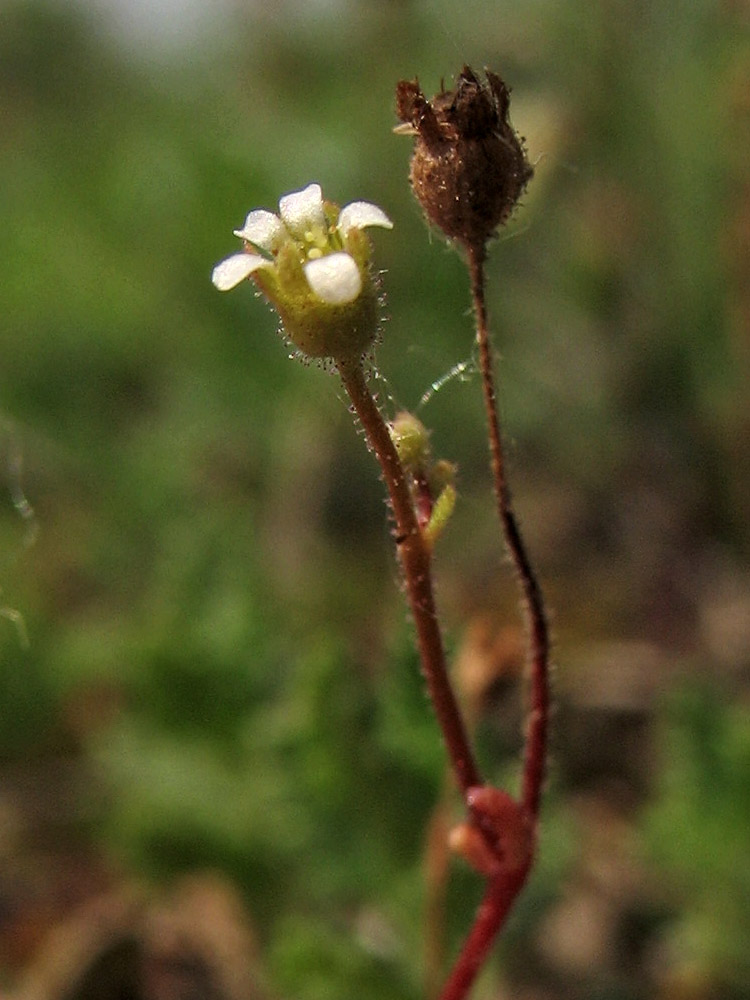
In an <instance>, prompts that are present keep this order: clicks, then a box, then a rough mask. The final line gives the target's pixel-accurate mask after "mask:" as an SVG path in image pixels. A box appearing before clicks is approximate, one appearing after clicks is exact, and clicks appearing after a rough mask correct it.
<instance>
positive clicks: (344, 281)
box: [305, 253, 362, 306]
mask: <svg viewBox="0 0 750 1000" xmlns="http://www.w3.org/2000/svg"><path fill="white" fill-rule="evenodd" d="M305 275H306V277H307V281H308V283H309V285H310V288H312V290H313V291H314V292H315V294H316V295H317V296H318V298H319V299H323V301H324V302H328V303H329V304H330V305H332V306H341V305H344V304H345V303H346V302H353V301H354V300H355V299H356V298H357V296H358V295H359V293H360V292H361V291H362V277H361V275H360V273H359V268H358V267H357V265H356V263H355V261H354V258H353V257H350V256H349V254H348V253H331V254H328V256H327V257H318V259H317V260H310V261H308V262H307V263H306V264H305Z"/></svg>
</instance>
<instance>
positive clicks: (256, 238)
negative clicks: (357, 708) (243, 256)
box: [234, 208, 286, 253]
mask: <svg viewBox="0 0 750 1000" xmlns="http://www.w3.org/2000/svg"><path fill="white" fill-rule="evenodd" d="M285 234H286V230H285V229H284V223H283V222H282V221H281V219H280V218H279V217H278V215H274V214H273V212H267V211H266V210H265V209H264V208H258V209H256V210H255V211H254V212H250V214H249V215H248V217H247V218H246V219H245V225H244V226H243V227H242V229H235V231H234V235H235V236H239V238H240V239H241V240H247V242H248V243H252V244H253V245H254V246H256V247H260V248H261V250H267V251H268V253H272V251H273V250H275V249H276V248H277V246H278V244H279V243H280V242H281V240H282V238H283V237H284V236H285Z"/></svg>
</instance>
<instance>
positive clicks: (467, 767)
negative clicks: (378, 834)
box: [339, 364, 482, 795]
mask: <svg viewBox="0 0 750 1000" xmlns="http://www.w3.org/2000/svg"><path fill="white" fill-rule="evenodd" d="M339 374H340V376H341V381H342V383H343V385H344V388H345V389H346V392H347V394H348V396H349V398H350V399H351V401H352V405H353V406H354V409H355V411H356V413H357V416H358V417H359V419H360V421H361V423H362V426H363V427H364V430H365V434H366V435H367V440H368V442H369V443H370V446H371V448H372V450H373V451H374V452H375V456H376V458H377V460H378V462H379V463H380V468H381V469H382V472H383V479H384V480H385V484H386V487H387V489H388V495H389V497H390V501H391V508H392V510H393V517H394V519H395V522H396V543H397V545H398V552H399V558H400V560H401V566H402V568H403V572H404V580H405V582H406V592H407V597H408V600H409V606H410V608H411V613H412V617H413V618H414V624H415V626H416V629H417V641H418V647H419V656H420V661H421V665H422V673H423V674H424V677H425V680H426V682H427V689H428V691H429V695H430V698H431V700H432V704H433V707H434V709H435V714H436V716H437V720H438V724H439V725H440V728H441V730H442V733H443V738H444V740H445V744H446V748H447V750H448V755H449V757H450V760H451V764H452V766H453V770H454V772H455V775H456V780H457V782H458V784H459V787H460V788H461V791H462V792H463V793H464V795H465V794H466V792H467V790H468V789H469V788H471V787H473V786H476V785H479V784H481V783H482V779H481V776H480V773H479V769H478V767H477V763H476V760H475V758H474V754H473V751H472V749H471V746H470V745H469V740H468V736H467V734H466V727H465V725H464V722H463V719H462V717H461V713H460V711H459V708H458V704H457V702H456V697H455V695H454V693H453V687H452V685H451V682H450V678H449V676H448V668H447V666H446V660H445V650H444V648H443V639H442V635H441V632H440V626H439V624H438V619H437V613H436V610H435V597H434V594H433V587H432V568H431V560H430V551H429V548H428V546H427V545H426V544H425V541H424V537H423V535H422V531H421V530H420V528H419V525H418V523H417V517H416V514H415V511H414V504H413V501H412V496H411V492H410V490H409V484H408V480H407V477H406V475H405V473H404V469H403V466H402V465H401V461H400V459H399V457H398V454H397V452H396V448H395V445H394V444H393V440H392V439H391V435H390V432H389V430H388V426H387V424H386V422H385V420H384V418H383V415H382V413H381V412H380V410H379V409H378V406H377V403H376V402H375V399H374V398H373V396H372V393H371V392H370V390H369V388H368V385H367V379H366V377H365V374H364V371H363V370H362V366H361V365H360V364H357V365H346V364H340V365H339Z"/></svg>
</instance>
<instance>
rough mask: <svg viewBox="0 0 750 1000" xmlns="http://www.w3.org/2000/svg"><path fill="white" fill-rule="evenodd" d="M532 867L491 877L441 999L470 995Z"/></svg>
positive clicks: (447, 999) (460, 998)
mask: <svg viewBox="0 0 750 1000" xmlns="http://www.w3.org/2000/svg"><path fill="white" fill-rule="evenodd" d="M529 868H530V863H529V865H527V866H526V867H524V868H522V869H520V870H519V871H517V872H515V873H510V874H508V873H505V874H502V875H499V876H497V878H493V879H490V881H489V882H488V884H487V888H486V890H485V894H484V899H483V900H482V902H481V903H480V904H479V909H478V910H477V914H476V917H475V918H474V923H473V924H472V927H471V930H470V931H469V935H468V937H467V938H466V941H465V942H464V946H463V948H462V949H461V954H460V955H459V957H458V960H457V961H456V963H455V965H454V966H453V969H452V970H451V974H450V976H449V977H448V979H447V981H446V983H445V985H444V986H443V990H442V992H441V994H440V1000H463V998H464V997H465V996H466V995H467V993H468V992H469V989H470V988H471V985H472V983H473V982H474V980H475V979H476V977H477V973H478V972H479V970H480V969H481V967H482V965H483V964H484V962H485V960H486V958H487V955H488V954H489V951H490V948H491V947H492V943H493V941H494V940H495V937H496V935H497V933H498V931H499V930H500V928H501V927H502V926H503V924H504V923H505V918H506V917H507V916H508V913H509V911H510V908H511V907H512V905H513V903H514V901H515V899H516V896H517V895H518V893H519V892H520V891H521V889H522V888H523V885H524V883H525V881H526V878H527V876H528V874H529Z"/></svg>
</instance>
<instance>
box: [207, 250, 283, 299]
mask: <svg viewBox="0 0 750 1000" xmlns="http://www.w3.org/2000/svg"><path fill="white" fill-rule="evenodd" d="M270 266H271V265H270V264H269V263H268V261H267V260H266V259H265V257H260V256H259V255H258V254H257V253H235V254H232V256H231V257H227V258H226V260H223V261H221V263H220V264H217V265H216V267H215V268H214V269H213V272H212V274H211V281H213V283H214V284H215V285H216V287H217V288H218V289H219V291H220V292H228V291H229V289H230V288H234V286H235V285H239V283H240V282H241V281H243V280H244V279H245V278H247V277H249V276H250V275H251V274H252V273H253V271H257V270H258V268H259V267H270Z"/></svg>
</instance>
